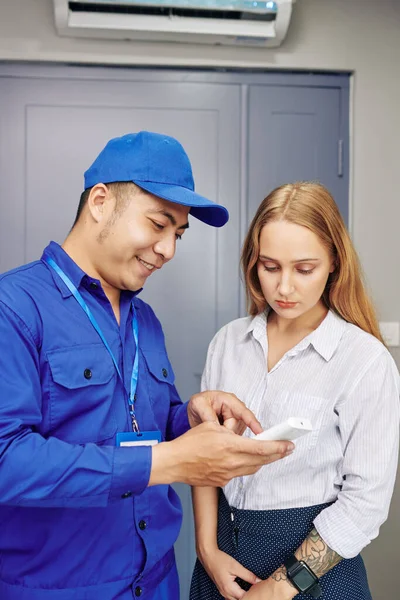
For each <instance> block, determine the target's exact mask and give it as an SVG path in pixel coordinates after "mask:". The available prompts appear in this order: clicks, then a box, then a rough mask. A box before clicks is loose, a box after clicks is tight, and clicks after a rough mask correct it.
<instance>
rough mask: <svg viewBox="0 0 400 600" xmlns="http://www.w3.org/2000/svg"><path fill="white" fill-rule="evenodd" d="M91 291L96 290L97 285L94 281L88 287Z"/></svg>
mask: <svg viewBox="0 0 400 600" xmlns="http://www.w3.org/2000/svg"><path fill="white" fill-rule="evenodd" d="M89 287H90V289H91V290H97V283H95V282H94V281H92V282H91V283H90V285H89Z"/></svg>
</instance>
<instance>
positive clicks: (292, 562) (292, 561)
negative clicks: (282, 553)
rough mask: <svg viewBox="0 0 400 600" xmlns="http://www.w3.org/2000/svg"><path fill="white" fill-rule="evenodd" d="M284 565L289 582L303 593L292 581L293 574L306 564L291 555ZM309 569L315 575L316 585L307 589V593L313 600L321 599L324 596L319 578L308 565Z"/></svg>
mask: <svg viewBox="0 0 400 600" xmlns="http://www.w3.org/2000/svg"><path fill="white" fill-rule="evenodd" d="M283 564H284V566H285V568H286V572H287V576H288V579H289V581H290V582H291V583H292V585H294V587H295V588H296V589H297V590H298V591H299V592H301V591H302V590H300V589H299V588H298V587H297V585H296V582H295V581H294V580H293V579H292V573H293V571H294V570H297V569H298V567H299V566H300V567H301V566H302V565H303V564H304V563H303V562H302V561H299V560H298V559H297V558H296V556H295V555H294V554H291V555H290V556H288V557H287V558H286V559H285V561H284V563H283ZM307 568H308V569H309V570H310V571H311V573H313V575H314V577H315V583H314V584H313V585H312V586H310V587H309V588H308V589H307V591H306V593H307V594H310V596H312V597H313V598H320V597H321V596H322V589H321V586H320V585H319V580H318V577H317V576H316V575H315V573H314V572H313V570H312V569H311V568H310V567H309V566H308V565H307Z"/></svg>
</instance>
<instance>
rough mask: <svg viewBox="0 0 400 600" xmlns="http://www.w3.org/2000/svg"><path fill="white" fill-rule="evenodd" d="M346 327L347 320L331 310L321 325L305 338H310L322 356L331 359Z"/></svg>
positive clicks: (327, 359) (310, 341)
mask: <svg viewBox="0 0 400 600" xmlns="http://www.w3.org/2000/svg"><path fill="white" fill-rule="evenodd" d="M345 329H346V321H345V320H344V319H342V318H341V317H340V316H339V315H337V314H336V313H334V312H333V311H332V310H329V311H328V313H327V315H326V317H325V319H324V320H323V321H322V323H321V324H320V326H319V327H317V329H316V330H315V331H313V332H312V333H310V335H308V336H307V338H305V339H308V340H309V343H310V344H312V346H313V348H314V349H315V350H316V351H317V352H318V354H320V355H321V356H322V358H324V359H325V360H326V361H329V360H330V359H331V358H332V356H333V355H334V353H335V351H336V349H337V347H338V345H339V342H340V340H341V338H342V336H343V333H344V331H345ZM303 341H305V340H303Z"/></svg>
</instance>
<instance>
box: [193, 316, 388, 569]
mask: <svg viewBox="0 0 400 600" xmlns="http://www.w3.org/2000/svg"><path fill="white" fill-rule="evenodd" d="M267 356H268V338H267V323H266V315H265V314H261V315H258V316H257V317H254V318H251V317H246V318H243V319H238V320H236V321H233V322H232V323H229V324H228V325H226V326H225V327H223V328H222V329H221V330H220V331H219V332H218V333H217V334H216V336H215V337H214V339H213V340H212V342H211V344H210V347H209V350H208V355H207V362H206V366H205V369H204V373H203V378H202V389H203V390H204V389H217V390H224V391H227V392H232V393H234V394H236V395H237V396H238V397H239V398H240V399H241V400H243V401H244V402H245V404H246V405H247V406H248V407H249V408H250V409H251V410H252V411H253V412H254V413H255V415H256V416H257V418H258V419H259V420H260V422H261V424H262V426H263V428H264V429H268V428H269V427H271V426H272V425H276V424H278V423H280V422H281V421H284V420H286V419H288V418H289V417H305V418H308V419H310V421H311V422H312V425H313V431H312V432H311V433H308V434H306V435H305V436H303V437H301V438H299V439H298V440H296V442H295V444H296V449H295V451H294V453H293V454H292V455H291V456H289V457H287V458H284V459H283V460H280V461H278V462H275V463H273V464H271V465H266V466H265V467H262V468H261V469H260V470H259V471H258V472H257V473H256V474H255V475H252V476H248V477H240V478H236V479H234V480H232V481H231V482H230V483H229V484H228V485H227V486H226V487H225V489H224V492H225V495H226V497H227V499H228V502H229V504H230V505H231V506H235V507H236V508H242V509H250V510H270V509H285V508H295V507H302V506H312V505H316V504H322V503H325V502H334V503H333V504H332V505H331V506H329V507H328V508H326V509H324V510H323V511H322V512H321V513H320V514H319V515H318V517H317V518H316V519H315V521H314V525H315V527H316V529H317V530H318V532H319V534H320V536H321V537H322V539H323V540H324V541H325V542H326V543H327V544H328V546H330V548H332V549H333V550H334V551H335V552H337V553H338V554H339V555H340V556H342V557H344V558H351V557H353V556H356V555H357V554H358V553H359V552H360V551H361V550H362V548H363V547H364V546H366V545H367V544H368V543H369V542H370V541H371V540H372V539H373V538H375V537H376V536H377V535H378V532H379V527H380V525H381V524H382V523H383V522H384V521H385V519H386V517H387V514H388V509H389V504H390V499H391V496H392V492H393V486H394V480H395V475H396V467H397V460H398V438H399V408H400V403H399V389H400V384H399V373H398V370H397V368H396V365H395V363H394V361H393V359H392V357H391V355H390V353H389V352H388V351H387V349H386V348H385V347H384V346H383V344H381V342H379V341H378V340H377V339H376V338H374V337H373V336H372V335H370V334H368V333H366V332H364V331H362V330H361V329H360V328H358V327H356V326H355V325H351V324H350V323H347V322H346V321H344V320H343V319H341V318H340V317H338V316H337V315H336V314H334V313H333V312H332V311H329V312H328V314H327V316H326V317H325V319H324V321H323V322H322V323H321V325H320V326H319V327H318V328H317V329H316V330H315V331H313V332H312V333H311V334H309V335H308V336H307V337H305V338H304V339H303V340H302V341H301V342H299V343H298V344H297V345H296V346H295V347H294V348H292V349H291V350H289V351H288V352H287V353H286V354H285V355H284V356H283V357H282V358H281V359H280V360H279V362H278V363H277V364H276V365H275V366H274V367H273V368H272V369H271V371H270V372H268V369H267ZM245 435H248V436H252V435H253V434H252V433H251V432H250V431H249V430H247V431H246V433H245Z"/></svg>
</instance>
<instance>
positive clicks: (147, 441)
mask: <svg viewBox="0 0 400 600" xmlns="http://www.w3.org/2000/svg"><path fill="white" fill-rule="evenodd" d="M159 442H161V431H137V432H136V431H127V432H125V431H124V432H121V433H117V436H116V439H115V443H116V445H117V446H119V447H122V446H155V445H156V444H158V443H159Z"/></svg>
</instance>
